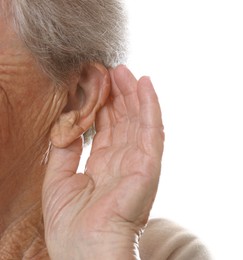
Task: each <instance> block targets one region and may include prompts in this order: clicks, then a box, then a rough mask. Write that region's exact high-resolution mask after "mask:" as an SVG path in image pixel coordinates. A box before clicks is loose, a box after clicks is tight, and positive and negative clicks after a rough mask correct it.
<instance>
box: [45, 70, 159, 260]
mask: <svg viewBox="0 0 243 260" xmlns="http://www.w3.org/2000/svg"><path fill="white" fill-rule="evenodd" d="M110 74H111V78H112V91H111V96H110V98H109V100H108V101H107V103H106V105H105V106H104V107H103V108H102V109H101V110H100V111H99V113H98V114H97V118H96V128H97V134H96V136H95V139H94V142H93V146H92V151H91V155H90V158H89V160H88V163H87V171H86V173H85V174H84V175H83V174H78V175H77V174H75V173H76V170H77V166H78V162H79V157H80V154H81V152H82V142H81V139H78V140H76V141H75V142H74V143H73V144H71V145H70V146H69V147H66V148H64V149H59V148H56V147H54V148H53V150H52V154H51V159H50V162H49V166H48V169H47V174H46V178H45V183H44V190H43V206H44V221H45V230H46V240H47V244H48V249H49V252H50V254H51V256H52V257H53V259H60V258H61V257H63V259H68V256H70V255H71V254H72V256H74V259H78V258H79V257H80V259H98V258H99V257H101V258H99V259H105V257H107V258H106V259H112V257H116V256H119V255H120V256H121V259H122V257H124V256H127V258H125V259H133V258H132V257H133V256H135V255H136V249H137V248H136V247H137V246H138V245H137V243H138V239H139V235H140V234H141V232H142V230H143V228H144V226H145V224H146V223H147V220H148V216H149V212H150V209H151V207H152V203H153V200H154V198H155V194H156V190H157V185H158V180H159V174H160V164H161V156H162V150H163V127H162V122H161V114H160V108H159V104H158V100H157V97H156V94H155V92H154V89H153V87H152V84H151V82H150V80H149V79H148V78H146V77H144V78H142V79H140V81H137V80H136V79H135V78H134V77H133V75H132V74H131V73H130V72H129V71H128V70H127V69H126V68H125V67H123V66H120V67H118V68H116V69H114V70H111V71H110ZM63 245H66V247H65V248H63V247H62V246H63ZM62 248H63V250H62ZM66 248H72V251H70V250H67V249H66ZM102 257H103V258H102ZM118 259H120V258H118ZM123 259H124V258H123Z"/></svg>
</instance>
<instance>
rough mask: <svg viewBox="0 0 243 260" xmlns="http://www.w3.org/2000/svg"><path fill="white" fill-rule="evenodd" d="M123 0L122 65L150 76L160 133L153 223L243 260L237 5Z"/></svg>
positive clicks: (241, 51)
mask: <svg viewBox="0 0 243 260" xmlns="http://www.w3.org/2000/svg"><path fill="white" fill-rule="evenodd" d="M126 2H127V8H128V11H129V14H130V24H129V28H130V46H131V48H130V58H129V62H128V66H129V67H130V68H131V70H132V71H133V72H134V74H135V75H136V76H137V77H140V76H142V75H149V76H151V78H152V81H153V83H154V85H155V88H156V91H157V93H158V96H159V99H160V102H161V107H162V111H163V120H164V125H165V132H166V146H165V152H164V157H163V164H162V165H163V169H162V176H161V180H160V186H159V192H158V196H157V199H156V202H155V205H154V209H153V211H152V217H163V218H169V219H171V220H173V221H175V222H177V223H179V224H180V225H182V226H184V227H185V228H187V229H189V230H190V231H192V232H193V233H194V234H196V235H197V236H199V237H200V238H201V239H202V241H203V242H204V243H205V244H206V245H207V246H208V247H209V249H211V251H212V253H213V255H214V257H215V259H219V260H231V259H236V260H240V259H243V238H242V237H243V223H242V221H243V213H242V206H243V180H242V175H243V158H242V157H243V94H242V88H243V6H242V5H243V2H242V0H241V1H236V0H221V1H217V0H204V1H202V0H201V1H198V0H191V1H189V0H183V1H182V0H170V1H168V0H167V1H163V0H160V1H159V0H149V1H148V0H147V1H146V0H127V1H126Z"/></svg>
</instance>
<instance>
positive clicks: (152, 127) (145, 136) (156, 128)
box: [138, 77, 164, 159]
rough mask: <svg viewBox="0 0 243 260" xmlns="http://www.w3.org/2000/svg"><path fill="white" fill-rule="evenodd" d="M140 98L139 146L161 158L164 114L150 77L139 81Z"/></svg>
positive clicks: (151, 154)
mask: <svg viewBox="0 0 243 260" xmlns="http://www.w3.org/2000/svg"><path fill="white" fill-rule="evenodd" d="M138 98H139V103H140V119H139V120H140V127H141V131H140V135H141V138H140V140H141V142H140V143H139V146H140V148H141V149H143V150H144V151H145V152H146V153H147V154H148V155H150V156H152V157H155V158H158V159H159V158H160V159H161V157H162V153H163V148H164V131H163V123H162V116H161V110H160V105H159V102H158V98H157V95H156V93H155V90H154V88H153V85H152V83H151V81H150V79H149V78H148V77H142V78H141V79H140V80H139V82H138Z"/></svg>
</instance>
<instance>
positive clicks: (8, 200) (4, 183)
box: [0, 145, 46, 237]
mask: <svg viewBox="0 0 243 260" xmlns="http://www.w3.org/2000/svg"><path fill="white" fill-rule="evenodd" d="M42 147H43V148H42V149H41V148H40V147H38V149H36V150H35V151H38V152H34V151H33V150H34V149H29V151H28V152H26V153H23V154H22V155H21V156H19V157H18V158H15V160H13V162H14V163H12V162H9V163H8V162H7V163H6V165H8V168H6V167H5V169H2V167H1V170H0V174H1V176H0V177H2V176H3V178H0V180H1V182H0V237H1V234H3V233H4V232H5V231H6V230H7V229H8V228H9V227H10V226H11V225H13V224H14V223H15V222H19V221H20V220H21V219H22V218H25V217H26V214H29V211H30V209H32V208H33V207H34V206H35V205H37V204H39V205H40V202H41V189H42V183H43V178H44V172H45V166H44V165H41V160H42V157H43V154H44V153H45V150H46V145H45V146H43V145H42Z"/></svg>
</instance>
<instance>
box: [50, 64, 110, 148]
mask: <svg viewBox="0 0 243 260" xmlns="http://www.w3.org/2000/svg"><path fill="white" fill-rule="evenodd" d="M76 84H77V89H76V91H75V92H76V94H75V95H76V97H72V98H71V99H72V100H75V99H79V100H80V101H79V102H80V105H79V107H80V108H79V109H78V110H71V111H69V112H67V113H63V114H61V116H60V118H59V119H58V121H57V122H56V123H55V125H54V126H53V128H52V130H51V142H52V144H53V145H54V146H56V147H60V148H64V147H66V146H68V145H70V144H71V143H72V142H73V141H74V140H76V139H77V138H78V137H79V136H80V135H82V134H83V133H84V132H86V131H87V130H88V129H89V128H90V127H91V126H92V124H93V123H94V121H95V117H96V113H97V111H98V110H99V109H100V108H101V107H102V106H104V104H105V103H106V100H107V98H108V96H109V93H110V74H109V72H108V70H107V69H106V68H105V67H104V66H103V65H102V64H98V63H91V64H87V65H85V66H83V67H82V71H81V73H80V76H79V79H78V82H77V83H76ZM80 93H81V97H80ZM69 102H70V101H69Z"/></svg>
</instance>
